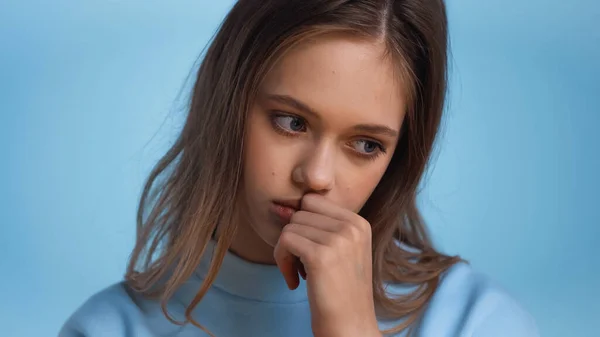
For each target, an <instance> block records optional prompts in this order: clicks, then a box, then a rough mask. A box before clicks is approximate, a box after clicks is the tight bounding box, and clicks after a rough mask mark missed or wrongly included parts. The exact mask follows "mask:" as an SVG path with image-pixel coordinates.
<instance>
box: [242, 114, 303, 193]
mask: <svg viewBox="0 0 600 337" xmlns="http://www.w3.org/2000/svg"><path fill="white" fill-rule="evenodd" d="M261 117H262V116H260V114H258V116H256V114H255V116H254V117H252V118H250V120H249V123H248V124H249V125H248V126H249V127H248V133H247V136H246V141H245V149H244V150H245V151H244V153H245V158H244V177H245V180H246V186H249V185H251V186H252V187H253V188H260V189H266V188H269V187H270V186H272V185H276V184H277V181H278V180H281V179H282V178H284V177H285V175H286V172H288V171H289V170H290V168H289V167H288V166H290V163H291V162H292V161H291V158H289V157H290V155H291V152H290V151H289V148H287V147H286V146H285V145H282V144H279V143H281V140H280V139H279V140H278V139H277V138H276V137H277V135H276V134H275V132H274V131H273V130H272V129H271V126H270V125H269V124H268V122H267V121H263V120H261Z"/></svg>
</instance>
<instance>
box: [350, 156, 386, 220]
mask: <svg viewBox="0 0 600 337" xmlns="http://www.w3.org/2000/svg"><path fill="white" fill-rule="evenodd" d="M387 165H388V163H385V164H382V165H381V166H377V165H375V163H373V164H371V165H370V167H368V168H364V169H361V170H356V171H354V172H350V171H349V170H348V171H346V173H347V174H346V175H345V177H344V184H343V185H342V186H341V187H342V191H341V192H342V193H341V197H342V200H343V203H344V204H345V205H347V208H348V209H351V210H353V211H354V212H358V211H360V209H361V208H362V207H363V206H364V204H365V203H366V202H367V200H368V199H369V197H370V196H371V194H372V193H373V191H374V190H375V188H376V187H377V184H379V181H380V180H381V177H383V174H384V173H385V170H386V168H387Z"/></svg>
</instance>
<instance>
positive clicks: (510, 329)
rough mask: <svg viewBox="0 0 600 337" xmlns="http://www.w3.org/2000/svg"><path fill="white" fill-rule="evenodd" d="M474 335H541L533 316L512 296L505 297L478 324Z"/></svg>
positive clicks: (477, 336)
mask: <svg viewBox="0 0 600 337" xmlns="http://www.w3.org/2000/svg"><path fill="white" fill-rule="evenodd" d="M472 336H473V337H506V336H510V337H539V336H540V334H539V331H538V329H537V326H536V324H535V321H534V319H533V317H532V316H531V315H530V314H529V313H528V312H527V311H525V310H524V309H523V308H522V307H521V306H520V305H519V304H518V303H516V302H515V301H513V300H512V299H511V298H504V299H503V300H502V301H499V302H498V303H497V304H496V306H495V307H494V308H493V310H491V311H490V312H489V314H488V315H486V316H485V317H484V318H483V319H482V320H481V321H480V322H479V324H478V325H477V326H476V328H475V330H474V332H473V335H472Z"/></svg>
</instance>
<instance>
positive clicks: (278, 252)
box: [273, 239, 300, 290]
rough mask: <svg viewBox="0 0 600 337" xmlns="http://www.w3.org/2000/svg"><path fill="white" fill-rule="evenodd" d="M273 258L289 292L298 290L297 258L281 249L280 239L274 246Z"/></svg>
mask: <svg viewBox="0 0 600 337" xmlns="http://www.w3.org/2000/svg"><path fill="white" fill-rule="evenodd" d="M273 256H274V258H275V263H276V264H277V267H278V268H279V271H281V274H282V275H283V279H284V280H285V283H286V284H287V286H288V288H289V289H290V290H294V289H296V288H298V285H299V284H300V279H298V270H297V261H298V258H297V257H296V256H294V255H293V254H291V253H290V252H289V251H288V250H286V249H285V248H284V247H283V244H281V239H280V240H279V241H278V242H277V244H276V245H275V250H274V252H273Z"/></svg>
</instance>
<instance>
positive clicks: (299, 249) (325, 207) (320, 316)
mask: <svg viewBox="0 0 600 337" xmlns="http://www.w3.org/2000/svg"><path fill="white" fill-rule="evenodd" d="M371 244H372V243H371V225H370V224H369V223H368V222H367V221H366V220H365V219H363V218H362V217H361V216H359V215H358V214H356V213H354V212H352V211H349V210H347V209H344V208H342V207H340V206H338V205H336V204H334V203H333V202H331V201H329V200H327V199H326V198H325V197H323V196H321V195H318V194H307V195H305V196H304V198H303V199H302V205H301V209H300V210H299V211H297V212H296V213H294V215H293V216H292V218H291V219H290V224H288V225H286V226H285V227H284V228H283V231H282V233H281V236H280V238H279V241H278V243H277V245H276V246H275V252H274V255H275V261H276V263H277V266H278V267H279V269H280V270H281V272H282V274H283V276H284V278H285V280H286V282H287V284H288V287H289V288H290V289H296V288H297V287H298V284H299V281H300V279H299V277H298V274H299V273H300V274H301V275H302V277H304V278H305V279H306V282H307V290H308V299H309V304H310V310H311V317H312V330H313V334H314V336H315V337H336V336H344V337H348V336H361V337H363V336H381V334H380V332H379V329H378V326H377V318H376V316H375V306H374V303H373V285H372V268H373V267H372V257H371V255H372V254H371Z"/></svg>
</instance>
